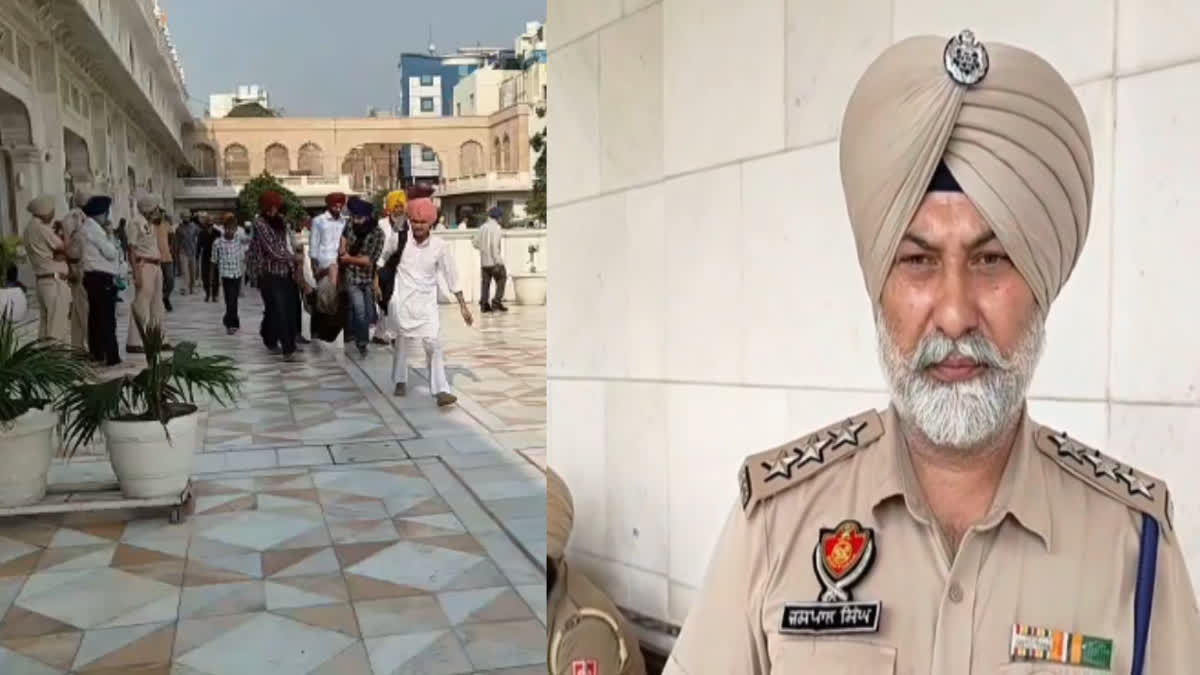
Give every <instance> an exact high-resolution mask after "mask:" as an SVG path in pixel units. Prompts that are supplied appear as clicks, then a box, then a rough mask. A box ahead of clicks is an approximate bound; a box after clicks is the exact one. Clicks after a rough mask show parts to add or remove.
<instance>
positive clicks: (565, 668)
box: [546, 561, 646, 675]
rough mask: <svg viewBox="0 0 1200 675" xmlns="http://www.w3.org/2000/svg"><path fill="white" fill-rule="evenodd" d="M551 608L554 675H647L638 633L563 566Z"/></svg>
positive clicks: (549, 661)
mask: <svg viewBox="0 0 1200 675" xmlns="http://www.w3.org/2000/svg"><path fill="white" fill-rule="evenodd" d="M557 564H558V568H557V570H556V575H557V581H556V582H555V585H554V589H553V590H551V592H550V598H549V602H548V603H547V604H546V607H547V613H548V616H547V619H548V623H547V626H548V627H549V630H548V631H547V635H548V639H549V642H548V644H547V647H548V650H549V652H548V654H547V658H546V663H547V664H548V666H549V672H550V673H551V674H552V675H645V673H646V664H645V662H644V661H643V660H642V652H641V648H640V647H639V646H638V639H637V635H636V634H635V633H634V632H633V627H632V626H631V625H629V622H628V621H627V620H626V619H625V617H624V616H622V615H621V613H620V611H618V610H617V606H616V605H614V604H613V602H612V600H610V599H609V598H608V596H606V595H605V594H604V593H603V592H602V591H601V590H600V589H599V588H596V586H595V585H594V584H592V582H591V581H590V580H589V579H588V578H587V577H585V576H583V574H582V573H580V572H577V571H575V569H574V568H571V567H569V566H568V565H567V564H566V562H565V561H564V562H559V563H557Z"/></svg>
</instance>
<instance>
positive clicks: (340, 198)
mask: <svg viewBox="0 0 1200 675" xmlns="http://www.w3.org/2000/svg"><path fill="white" fill-rule="evenodd" d="M334 204H341V205H343V206H344V205H345V204H346V195H344V194H342V193H341V192H330V193H329V194H327V195H325V206H329V207H332V206H333V205H334Z"/></svg>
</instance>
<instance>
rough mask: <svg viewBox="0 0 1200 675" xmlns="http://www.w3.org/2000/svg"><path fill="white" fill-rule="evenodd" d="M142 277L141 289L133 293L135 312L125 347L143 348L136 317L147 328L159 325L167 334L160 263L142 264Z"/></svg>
mask: <svg viewBox="0 0 1200 675" xmlns="http://www.w3.org/2000/svg"><path fill="white" fill-rule="evenodd" d="M138 265H140V266H141V269H140V270H138V272H140V276H141V279H142V286H141V288H136V287H135V289H134V291H133V311H131V312H129V334H128V335H127V336H126V338H125V346H126V348H128V347H141V346H142V334H141V333H139V332H138V329H137V323H136V322H135V321H134V317H135V316H136V317H137V318H139V319H141V320H142V325H143V326H144V327H146V328H149V327H150V326H152V325H154V324H158V326H159V328H160V329H161V330H162V331H163V334H164V335H165V334H166V311H165V310H164V307H163V284H162V265H160V264H158V262H142V263H138Z"/></svg>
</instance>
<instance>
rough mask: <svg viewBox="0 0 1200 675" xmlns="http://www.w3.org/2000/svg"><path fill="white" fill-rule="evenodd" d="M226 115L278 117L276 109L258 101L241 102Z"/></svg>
mask: <svg viewBox="0 0 1200 675" xmlns="http://www.w3.org/2000/svg"><path fill="white" fill-rule="evenodd" d="M225 116H226V117H278V115H277V114H276V112H275V111H274V110H271V109H270V108H266V107H264V106H263V105H262V104H261V103H258V102H257V101H250V102H248V103H239V104H237V105H235V106H233V108H231V109H230V110H229V113H228V114H226V115H225Z"/></svg>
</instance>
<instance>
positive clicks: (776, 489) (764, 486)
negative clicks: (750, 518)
mask: <svg viewBox="0 0 1200 675" xmlns="http://www.w3.org/2000/svg"><path fill="white" fill-rule="evenodd" d="M882 437H883V420H882V419H880V417H879V413H877V412H876V411H874V410H868V411H866V412H862V413H859V414H857V415H854V416H852V417H850V418H849V419H846V420H843V421H841V422H838V423H837V424H831V425H829V426H827V427H825V428H823V429H819V430H817V431H814V432H812V433H809V434H805V435H804V436H801V437H800V438H798V439H796V440H794V441H790V442H788V443H784V444H783V445H780V446H778V447H775V448H773V449H771V450H768V451H766V452H760V453H758V454H755V455H750V456H749V457H747V458H746V461H745V462H744V463H743V464H742V468H741V469H740V470H739V472H738V482H739V488H740V492H741V496H742V510H744V511H745V512H746V515H750V512H751V511H753V510H754V505H755V504H757V503H759V502H761V501H763V500H764V499H767V498H769V497H772V496H774V495H776V494H778V493H780V492H782V491H784V490H786V489H787V488H789V487H792V486H793V485H799V484H800V483H802V482H804V480H806V479H807V478H809V477H810V476H813V475H815V474H816V473H818V472H819V471H821V470H822V469H824V468H825V467H827V466H829V465H831V464H835V463H837V462H838V461H839V460H841V459H843V458H845V457H849V456H850V455H851V454H853V453H854V451H856V450H859V449H861V448H865V447H867V446H869V445H871V444H872V443H874V442H876V441H878V440H879V439H880V438H882Z"/></svg>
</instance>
